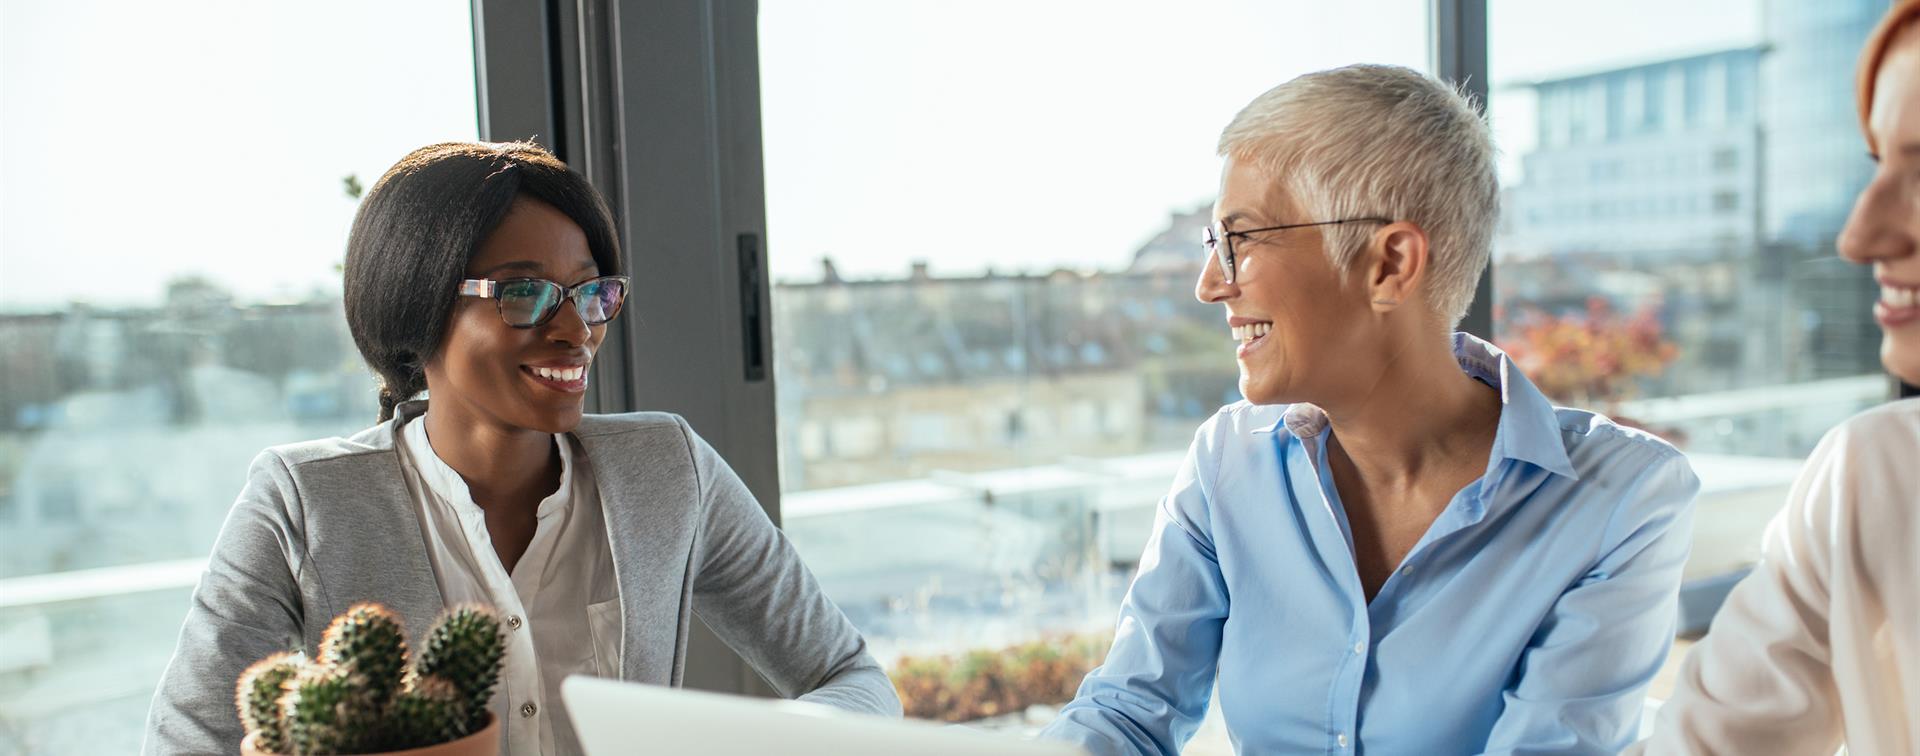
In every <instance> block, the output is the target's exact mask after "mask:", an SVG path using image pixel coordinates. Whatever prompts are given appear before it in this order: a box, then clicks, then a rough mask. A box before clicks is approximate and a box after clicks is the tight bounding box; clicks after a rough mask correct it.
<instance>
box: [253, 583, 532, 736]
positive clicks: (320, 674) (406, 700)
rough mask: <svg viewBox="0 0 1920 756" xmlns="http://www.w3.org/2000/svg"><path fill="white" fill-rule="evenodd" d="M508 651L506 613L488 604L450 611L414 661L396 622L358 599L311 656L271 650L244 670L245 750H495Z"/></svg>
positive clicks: (329, 628)
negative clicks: (493, 705) (495, 708)
mask: <svg viewBox="0 0 1920 756" xmlns="http://www.w3.org/2000/svg"><path fill="white" fill-rule="evenodd" d="M505 653H506V637H505V636H503V635H502V634H501V633H500V618H499V616H498V615H496V614H494V613H493V612H492V611H491V610H489V609H486V608H483V607H479V606H461V607H456V608H454V609H452V610H451V611H449V612H447V613H446V614H445V615H443V616H442V617H441V618H440V621H438V622H436V623H434V626H433V629H432V630H430V631H428V632H427V635H426V640H425V642H424V644H423V645H422V647H421V649H420V653H419V654H417V655H415V656H413V657H412V658H411V660H410V659H409V658H408V652H407V636H406V630H405V628H404V627H402V625H401V622H400V618H399V617H398V616H396V615H395V614H394V613H393V612H392V611H391V610H389V609H387V608H386V607H383V606H381V605H379V604H373V603H363V604H357V605H355V606H354V607H353V608H351V609H348V610H347V613H346V614H342V615H340V616H339V617H337V618H335V619H334V620H333V623H332V624H330V625H328V626H327V631H326V633H325V634H324V635H322V636H321V640H320V648H319V653H318V654H317V655H316V656H315V657H313V658H311V659H309V658H307V657H306V656H305V655H304V654H302V653H300V652H299V651H290V652H286V653H279V654H274V655H273V656H269V657H267V658H265V659H261V660H260V661H258V662H256V663H254V665H253V666H251V667H248V668H247V671H245V672H243V673H241V674H240V681H239V684H238V686H237V689H236V690H235V693H234V699H235V703H236V705H237V706H238V707H239V710H240V721H241V723H242V724H243V725H245V727H246V732H247V734H246V738H245V739H244V740H242V741H241V743H240V750H241V753H243V754H246V756H265V755H267V754H286V755H287V756H310V755H317V754H371V753H384V754H407V755H408V756H479V755H480V754H486V755H487V756H491V755H492V754H495V753H498V752H499V748H500V725H499V722H497V721H494V720H493V717H492V714H491V712H490V711H489V709H488V706H487V704H488V702H489V701H490V700H491V699H492V698H493V689H494V686H495V685H496V684H498V683H499V681H500V660H501V657H502V656H504V655H505Z"/></svg>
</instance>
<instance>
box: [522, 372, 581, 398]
mask: <svg viewBox="0 0 1920 756" xmlns="http://www.w3.org/2000/svg"><path fill="white" fill-rule="evenodd" d="M520 372H523V373H526V374H527V376H528V377H530V378H532V379H533V382H534V383H538V384H540V385H542V386H545V387H547V388H550V389H553V390H555V391H559V392H562V393H567V394H577V393H580V392H582V391H585V390H587V366H586V365H566V366H561V367H546V366H538V365H521V366H520Z"/></svg>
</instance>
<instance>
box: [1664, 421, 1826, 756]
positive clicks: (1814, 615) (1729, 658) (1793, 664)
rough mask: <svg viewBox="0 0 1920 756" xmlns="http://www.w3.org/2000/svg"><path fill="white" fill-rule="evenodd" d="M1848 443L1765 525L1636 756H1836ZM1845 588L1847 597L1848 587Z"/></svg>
mask: <svg viewBox="0 0 1920 756" xmlns="http://www.w3.org/2000/svg"><path fill="white" fill-rule="evenodd" d="M1846 440H1847V436H1846V434H1844V433H1834V434H1830V435H1829V436H1828V437H1827V438H1826V439H1824V440H1822V441H1821V443H1820V446H1819V447H1818V448H1816V449H1815V450H1814V453H1813V455H1812V456H1811V457H1809V458H1808V459H1807V466H1806V467H1805V468H1804V469H1803V470H1801V473H1800V476H1799V478H1798V479H1797V480H1796V481H1794V485H1793V490H1792V494H1791V495H1790V496H1789V498H1788V500H1787V506H1786V508H1785V509H1782V510H1781V511H1780V513H1779V514H1778V515H1776V516H1775V517H1774V519H1773V522H1772V523H1771V524H1769V525H1768V526H1767V532H1766V537H1765V540H1764V542H1763V546H1762V550H1761V558H1760V563H1759V564H1758V565H1757V566H1755V567H1754V570H1753V573H1752V574H1751V575H1749V576H1748V577H1747V578H1746V579H1745V580H1742V581H1741V582H1740V584H1739V585H1738V586H1736V587H1735V588H1734V589H1733V592H1732V593H1731V594H1730V595H1729V596H1728V597H1727V601H1726V604H1725V605H1723V606H1722V607H1721V608H1720V612H1719V614H1717V615H1716V616H1715V617H1714V620H1713V626H1712V628H1711V629H1710V630H1709V631H1708V633H1707V635H1706V637H1705V638H1703V639H1701V641H1700V642H1699V644H1697V645H1696V646H1694V648H1693V653H1692V654H1691V655H1689V656H1688V658H1687V661H1686V663H1685V665H1684V666H1683V667H1682V669H1681V672H1680V678H1679V680H1678V681H1677V682H1676V685H1675V689H1674V693H1673V698H1672V699H1671V700H1669V701H1667V703H1666V704H1665V705H1664V706H1662V707H1661V709H1660V714H1659V717H1658V720H1657V722H1656V724H1655V728H1654V733H1653V737H1652V738H1651V739H1649V740H1647V741H1645V742H1642V743H1638V744H1635V745H1634V746H1633V747H1632V748H1630V749H1628V751H1627V753H1631V754H1639V753H1646V754H1747V753H1782V754H1785V753H1804V754H1830V753H1833V752H1834V751H1835V750H1836V749H1838V748H1839V746H1840V742H1841V737H1842V720H1841V707H1840V697H1839V691H1838V690H1837V688H1836V686H1835V683H1834V676H1833V669H1832V664H1833V658H1832V653H1833V646H1832V640H1831V639H1832V633H1831V627H1830V616H1831V607H1832V604H1833V602H1832V596H1833V593H1834V591H1835V589H1836V588H1835V586H1834V585H1833V584H1832V580H1833V577H1834V572H1833V563H1834V559H1835V551H1836V548H1835V545H1836V543H1844V541H1838V540H1837V539H1843V538H1846V537H1847V536H1846V535H1845V534H1843V533H1840V532H1837V531H1839V530H1840V529H1841V528H1842V527H1843V524H1844V523H1850V522H1851V521H1852V518H1851V517H1849V516H1847V515H1849V514H1851V513H1850V512H1848V511H1846V510H1848V509H1849V508H1850V507H1851V501H1850V497H1849V496H1848V495H1847V494H1848V492H1849V490H1850V487H1849V486H1848V485H1847V481H1846V469H1845V468H1846V465H1845V460H1846V458H1847V454H1846V452H1847V448H1846V447H1847V443H1846ZM1842 590H1851V587H1848V588H1843V589H1842Z"/></svg>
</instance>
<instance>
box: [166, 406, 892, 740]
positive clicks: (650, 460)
mask: <svg viewBox="0 0 1920 756" xmlns="http://www.w3.org/2000/svg"><path fill="white" fill-rule="evenodd" d="M425 411H426V403H425V402H408V403H406V404H402V405H401V406H400V408H399V410H398V412H397V413H396V417H395V419H394V420H392V421H391V422H388V423H384V424H381V425H378V426H375V427H372V428H369V429H367V430H364V431H361V432H359V433H357V434H355V435H354V436H353V437H352V438H345V439H341V438H333V439H327V440H323V441H309V442H305V443H298V444H289V445H287V446H277V447H273V448H271V449H268V450H266V451H264V452H261V453H260V456H258V457H256V458H254V460H253V466H252V469H251V470H250V471H249V472H248V474H247V485H246V488H245V489H243V490H242V491H241V492H240V498H239V500H238V501H236V502H235V503H234V505H233V510H232V511H231V512H230V513H229V514H228V515H227V520H226V523H225V524H224V525H222V526H221V528H220V536H219V538H218V540H217V541H216V542H215V543H214V547H213V555H212V557H211V558H210V559H209V560H208V562H207V570H206V573H205V574H203V575H202V576H201V578H200V584H199V586H198V587H196V588H195V589H194V592H193V602H192V605H191V607H190V608H189V609H188V611H187V620H186V624H185V626H184V627H182V628H181V630H180V642H179V646H178V647H177V648H176V649H175V650H174V654H173V659H172V661H171V662H169V663H168V664H167V671H166V673H165V675H164V676H162V677H161V679H160V687H159V690H158V691H156V692H155V694H154V698H153V705H152V708H151V710H150V711H149V712H148V714H147V732H146V743H145V746H144V751H145V752H147V753H160V754H176V753H237V752H238V751H239V747H240V736H241V729H240V719H239V715H238V714H237V713H236V712H235V710H234V683H235V680H236V679H237V678H238V677H239V675H240V672H241V671H242V670H243V669H245V668H246V667H247V666H248V665H249V664H252V663H253V662H254V661H255V660H258V659H260V658H262V657H265V656H267V655H269V654H272V653H274V652H276V651H283V650H287V649H289V648H294V647H296V646H297V647H300V648H303V649H306V650H307V652H308V653H312V650H313V648H314V647H315V645H316V644H318V643H319V641H320V633H321V631H323V630H325V629H326V626H327V623H328V622H330V621H331V620H332V619H333V617H334V616H336V615H338V614H340V613H341V612H344V611H346V609H347V607H349V606H351V605H352V604H354V603H356V602H360V601H378V602H380V603H383V604H386V605H387V606H389V607H391V608H392V609H393V610H394V611H396V612H399V613H400V615H401V617H402V618H403V619H404V620H405V621H406V626H407V630H408V632H409V633H410V634H418V633H420V632H423V631H424V630H425V628H426V627H427V626H428V625H429V624H430V623H431V622H432V621H433V620H434V618H435V617H436V616H437V615H438V614H439V613H440V612H441V611H442V609H444V602H443V600H442V598H441V596H440V589H439V583H438V582H437V581H436V580H435V579H434V575H433V570H432V568H431V567H430V566H429V565H428V562H427V547H426V542H425V539H424V537H423V534H422V533H421V531H420V521H419V518H418V516H417V515H416V513H415V512H414V507H413V506H412V504H411V497H410V496H409V494H408V493H407V487H406V483H405V482H404V480H403V478H402V477H401V476H402V472H401V464H402V462H401V460H400V456H399V454H398V453H396V452H395V450H394V444H395V434H396V433H397V432H398V430H399V428H400V424H401V423H403V422H406V421H407V420H409V419H411V418H414V417H417V416H419V415H420V414H421V413H423V412H425ZM574 435H575V437H577V438H578V439H579V440H580V444H581V446H582V447H584V448H585V449H586V454H587V458H588V460H589V461H590V462H591V464H592V469H593V474H594V480H595V482H596V483H597V484H598V485H599V488H600V500H601V503H602V505H603V506H604V507H605V510H606V522H607V537H608V539H609V541H610V542H611V543H610V546H611V549H612V553H613V563H614V573H615V576H616V578H617V580H618V583H619V586H620V606H621V613H620V614H621V622H622V625H623V628H624V632H623V633H622V640H621V646H620V677H621V678H622V679H625V680H632V681H637V682H646V683H654V684H659V685H674V686H678V685H680V681H681V676H682V673H683V672H684V669H685V666H686V655H687V628H688V624H687V623H688V622H689V621H690V620H691V619H692V617H693V616H694V615H695V614H698V615H700V618H701V619H703V620H705V621H706V623H707V624H708V625H709V626H711V627H712V628H713V630H714V631H715V633H717V634H718V635H719V636H720V638H721V639H722V640H724V641H726V643H727V645H728V646H731V647H732V648H733V649H734V650H735V651H736V652H739V653H740V654H741V656H743V657H744V658H745V659H746V660H747V662H748V663H750V664H752V665H753V668H754V669H755V670H758V671H759V672H760V674H761V675H762V676H763V677H765V678H766V679H767V680H768V681H769V682H771V683H772V684H773V686H774V688H775V689H776V690H777V691H779V693H780V694H781V695H783V696H787V697H794V696H798V697H799V698H801V699H803V700H809V701H815V702H819V703H823V704H828V705H831V706H836V707H840V708H843V709H848V710H853V711H861V712H870V713H876V714H885V715H891V716H898V715H899V714H900V700H899V699H898V698H897V697H896V696H895V695H894V691H893V685H892V684H891V683H890V682H888V680H887V676H886V674H885V673H884V672H883V671H881V668H880V665H879V664H878V663H876V662H875V661H874V659H873V657H872V656H871V655H869V654H868V653H867V650H866V642H865V641H864V640H863V639H861V637H860V634H859V632H858V631H856V630H855V629H854V627H853V625H852V624H851V623H849V622H848V621H847V619H846V616H845V615H843V614H841V613H840V610H839V609H838V608H837V607H835V606H834V605H833V603H832V602H830V601H828V600H827V597H826V595H825V594H823V593H822V592H821V591H820V587H819V585H818V584H817V583H815V582H814V579H813V574H812V573H810V572H808V571H807V568H806V566H805V565H803V564H801V562H800V557H799V555H798V554H797V553H795V552H794V550H793V546H792V545H791V544H789V543H788V542H787V539H786V536H785V535H783V534H782V533H781V532H780V531H779V529H777V528H775V527H774V526H773V523H772V522H771V521H770V520H768V519H767V516H766V514H765V513H764V512H762V511H761V509H760V506H759V505H758V504H757V503H756V502H755V501H754V498H753V495H752V494H751V493H749V492H748V491H747V488H746V486H745V485H744V484H742V483H741V482H740V479H739V477H738V476H736V475H735V474H734V472H733V470H732V468H729V467H728V466H727V463H726V462H725V461H724V460H722V459H721V458H720V455H719V453H717V452H715V451H714V450H713V448H712V447H710V446H708V445H707V443H706V442H705V441H702V440H701V439H700V437H699V436H697V435H694V433H693V430H692V429H691V428H689V427H688V426H687V423H686V421H685V420H682V419H680V418H679V417H678V416H675V415H670V414H665V413H657V412H642V413H633V414H627V415H600V416H594V415H589V416H587V417H585V418H582V419H581V421H580V427H579V428H578V429H577V430H575V431H574ZM582 642H585V641H584V640H583V641H582Z"/></svg>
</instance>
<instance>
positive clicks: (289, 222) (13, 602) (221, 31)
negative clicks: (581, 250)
mask: <svg viewBox="0 0 1920 756" xmlns="http://www.w3.org/2000/svg"><path fill="white" fill-rule="evenodd" d="M4 15H5V24H4V32H0V33H3V34H4V44H0V88H4V91H5V92H6V98H7V116H6V123H5V128H4V131H3V132H0V134H3V135H0V162H4V163H5V164H6V171H5V172H4V176H3V177H0V181H4V182H5V190H4V192H0V229H4V231H0V270H3V271H5V273H4V274H3V275H0V512H4V513H5V514H4V515H0V522H3V523H4V530H0V753H81V752H86V753H133V752H135V751H137V750H138V749H139V744H140V738H141V727H142V723H143V722H144V720H145V717H146V711H147V704H148V701H149V699H150V698H151V697H152V692H153V688H152V685H153V684H154V683H155V682H157V681H158V680H159V677H160V672H161V669H162V668H163V667H164V666H165V664H166V662H167V659H168V658H169V655H170V654H171V653H172V651H173V644H174V641H175V639H176V638H177V637H178V632H179V628H180V623H181V620H182V618H183V617H184V616H185V612H186V609H187V597H188V594H189V593H190V592H191V590H192V588H193V585H194V582H195V580H196V579H197V577H198V573H199V570H200V565H201V564H202V563H203V562H204V560H205V558H206V556H207V553H208V551H209V550H210V549H211V547H212V542H213V539H214V536H215V535H216V533H217V532H218V531H219V528H220V523H221V521H222V519H223V518H224V516H225V515H226V512H227V509H228V507H229V506H231V504H232V502H233V500H234V497H235V495H236V494H238V493H239V489H240V486H241V484H242V483H243V482H244V480H245V474H246V470H247V465H248V462H249V460H251V459H252V458H253V456H254V454H256V453H258V452H259V451H260V450H261V449H262V448H264V447H266V446H269V445H273V444H281V443H288V442H293V441H299V440H303V439H309V438H315V437H321V436H330V435H336V434H345V433H348V432H351V431H354V430H358V429H360V428H363V427H366V426H368V425H371V424H372V423H373V420H374V417H375V411H376V409H377V406H376V404H375V402H374V399H373V384H372V382H371V380H370V379H369V378H368V377H367V374H366V372H365V370H364V368H362V367H361V365H360V359H359V355H358V353H357V352H356V351H355V350H354V348H353V345H352V343H351V341H350V339H349V338H348V336H347V334H346V328H345V322H344V318H343V316H342V314H341V304H340V282H339V273H338V270H337V268H336V266H337V265H339V264H340V262H341V260H342V256H343V255H344V250H345V248H346V236H347V228H348V226H349V224H350V222H351V220H352V216H353V213H354V210H355V208H356V202H355V197H354V192H355V191H356V190H357V189H356V188H358V187H366V186H368V185H370V184H371V183H372V182H373V181H374V179H376V178H377V177H378V176H379V175H380V173H381V172H382V171H384V170H385V169H386V168H387V167H388V166H389V165H391V164H392V163H393V162H394V161H395V160H397V159H399V158H400V156H402V155H404V154H406V153H407V152H408V151H409V150H411V149H413V148H415V147H418V146H421V145H424V144H427V143H430V142H434V141H444V140H449V139H472V138H474V137H475V136H476V135H477V123H476V119H475V113H476V107H475V96H474V73H473V72H474V68H473V53H472V49H473V42H472V36H471V23H470V20H469V11H468V5H467V3H465V2H460V1H459V0H435V1H434V2H409V3H386V2H377V1H374V0H360V1H354V2H340V3H327V4H324V5H313V4H286V3H264V4H263V3H253V2H240V1H238V0H228V1H222V2H208V3H194V4H190V5H171V4H169V5H158V4H155V5H140V4H126V3H105V2H94V1H86V2H72V3H32V4H21V5H14V4H9V5H8V6H7V8H6V10H5V11H4ZM395 30H405V32H406V33H405V34H404V35H396V34H395ZM128 586H137V587H128Z"/></svg>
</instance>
